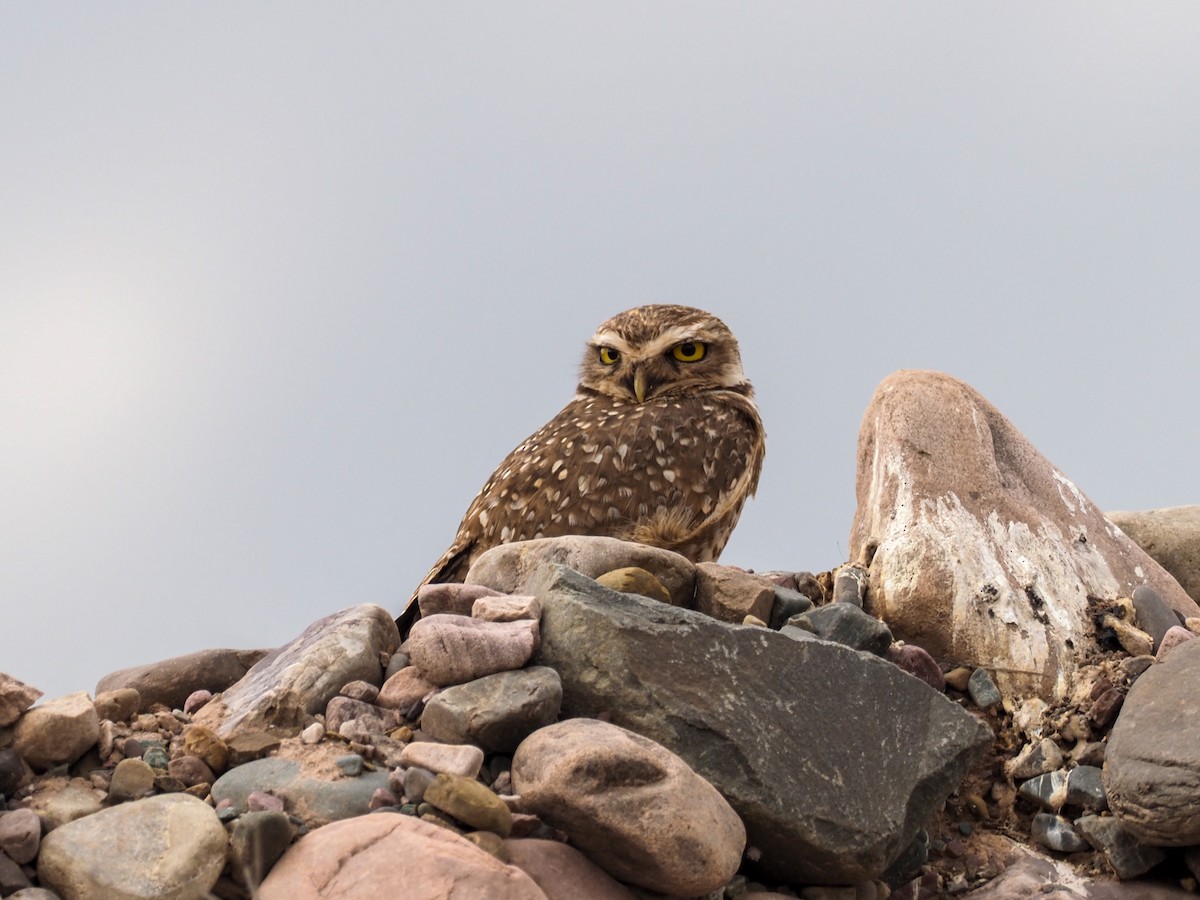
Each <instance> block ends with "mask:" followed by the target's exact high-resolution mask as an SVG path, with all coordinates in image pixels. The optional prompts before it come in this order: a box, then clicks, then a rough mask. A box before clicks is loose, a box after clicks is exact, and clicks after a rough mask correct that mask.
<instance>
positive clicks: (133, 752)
mask: <svg viewBox="0 0 1200 900" xmlns="http://www.w3.org/2000/svg"><path fill="white" fill-rule="evenodd" d="M121 752H122V753H123V754H125V758H126V759H141V758H142V753H144V752H145V751H144V750H143V748H142V742H141V741H139V740H138V739H137V738H135V737H131V738H126V739H125V742H124V743H123V744H121Z"/></svg>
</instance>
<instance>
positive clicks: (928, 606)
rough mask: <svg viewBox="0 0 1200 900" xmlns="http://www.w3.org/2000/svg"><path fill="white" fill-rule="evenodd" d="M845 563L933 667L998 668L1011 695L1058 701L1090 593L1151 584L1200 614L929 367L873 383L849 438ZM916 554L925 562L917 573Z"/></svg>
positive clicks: (1074, 493)
mask: <svg viewBox="0 0 1200 900" xmlns="http://www.w3.org/2000/svg"><path fill="white" fill-rule="evenodd" d="M857 496H858V506H857V510H856V512H855V516H854V523H853V526H852V528H851V534H850V541H849V546H850V558H851V560H852V561H854V562H856V563H859V564H863V565H866V564H869V567H870V569H869V570H870V576H871V578H870V586H869V590H868V609H869V611H870V612H872V613H874V614H876V615H878V616H879V617H880V618H882V619H883V620H885V621H886V622H887V623H888V625H889V626H890V627H891V629H892V631H893V633H894V634H895V635H896V637H897V638H899V639H901V640H904V641H907V642H911V643H914V644H917V645H919V646H921V647H924V648H925V649H926V650H928V651H929V652H930V653H931V654H932V655H933V656H934V657H935V658H939V659H969V660H974V661H975V664H976V665H977V666H982V667H984V668H987V669H990V670H992V671H993V672H995V673H996V680H997V683H998V685H999V687H1000V689H1001V690H1002V691H1003V692H1005V694H1006V695H1013V696H1017V697H1026V696H1029V695H1030V694H1037V695H1039V696H1041V697H1042V698H1043V699H1047V700H1050V699H1054V700H1061V699H1065V698H1066V696H1067V694H1068V693H1069V691H1070V689H1071V684H1072V675H1073V672H1074V669H1075V667H1076V666H1077V665H1078V660H1079V658H1080V656H1081V654H1080V653H1079V652H1073V651H1072V650H1071V647H1072V645H1074V646H1075V647H1076V648H1083V647H1086V646H1087V643H1088V642H1090V641H1091V640H1092V634H1093V624H1092V618H1091V612H1090V609H1089V604H1088V597H1089V596H1091V597H1100V598H1115V597H1120V596H1126V597H1127V596H1130V595H1131V594H1132V592H1133V590H1134V588H1136V587H1137V586H1138V585H1141V584H1150V585H1152V586H1153V587H1154V588H1155V589H1156V590H1158V591H1159V593H1161V594H1162V596H1163V599H1164V600H1166V601H1167V603H1168V604H1169V605H1170V606H1171V607H1172V608H1174V609H1176V610H1178V611H1180V612H1182V613H1183V614H1184V615H1185V616H1194V615H1197V614H1200V607H1197V606H1196V603H1195V602H1194V601H1193V600H1192V599H1191V598H1190V597H1188V595H1187V594H1186V593H1185V592H1184V591H1183V589H1182V588H1181V587H1180V586H1179V585H1178V584H1177V583H1176V582H1175V580H1174V579H1173V578H1172V577H1171V576H1170V575H1169V574H1168V573H1167V572H1166V571H1165V570H1164V569H1163V568H1162V567H1161V566H1159V565H1158V563H1156V562H1154V560H1152V559H1151V558H1150V557H1149V556H1147V555H1146V553H1145V552H1144V551H1143V550H1142V549H1141V548H1140V547H1138V546H1137V545H1136V544H1135V543H1134V542H1133V541H1131V540H1130V539H1129V538H1128V537H1126V536H1125V535H1124V534H1122V533H1121V531H1120V529H1118V528H1117V527H1116V526H1114V525H1113V524H1112V523H1111V522H1109V521H1108V520H1107V519H1106V518H1105V517H1104V516H1103V514H1102V513H1101V512H1100V511H1099V510H1098V509H1097V508H1096V506H1095V504H1093V503H1092V502H1091V500H1089V499H1088V498H1087V496H1085V495H1084V493H1083V492H1082V491H1080V490H1079V489H1078V488H1077V487H1076V486H1075V484H1073V483H1072V481H1071V480H1070V479H1069V478H1068V477H1067V476H1066V475H1064V474H1063V473H1062V472H1060V471H1059V470H1058V469H1057V468H1055V467H1054V466H1053V465H1052V464H1051V463H1050V462H1049V461H1048V460H1047V459H1046V458H1045V457H1043V456H1042V455H1041V454H1040V453H1039V452H1038V450H1037V448H1035V447H1034V446H1033V445H1032V444H1031V443H1030V442H1029V441H1028V440H1027V439H1026V438H1025V436H1024V435H1022V434H1021V433H1020V432H1019V431H1018V430H1017V429H1016V427H1014V426H1013V424H1012V423H1011V422H1010V421H1009V420H1008V419H1006V418H1005V417H1004V416H1003V415H1002V414H1001V413H1000V411H999V410H997V409H996V407H995V406H993V405H992V404H991V403H989V402H988V401H987V400H986V399H985V398H984V397H983V396H982V395H980V394H979V392H978V391H976V390H974V389H973V388H971V387H970V386H969V385H967V384H965V383H963V382H962V381H959V380H957V379H954V378H951V377H950V376H948V375H944V374H942V373H939V372H914V371H905V372H897V373H894V374H892V375H890V376H888V377H887V378H885V379H884V380H883V382H882V383H881V384H880V385H879V387H878V389H877V390H876V392H875V395H874V397H873V398H872V399H871V402H870V404H869V406H868V408H867V410H866V412H865V414H864V416H863V426H862V430H861V432H860V433H859V439H858V470H857ZM914 560H920V565H914V563H913V561H914Z"/></svg>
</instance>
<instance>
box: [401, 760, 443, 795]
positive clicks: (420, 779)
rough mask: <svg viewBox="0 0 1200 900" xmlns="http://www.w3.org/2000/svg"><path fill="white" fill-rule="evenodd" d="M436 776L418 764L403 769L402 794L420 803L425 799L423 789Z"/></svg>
mask: <svg viewBox="0 0 1200 900" xmlns="http://www.w3.org/2000/svg"><path fill="white" fill-rule="evenodd" d="M436 777H437V776H436V775H435V774H434V773H433V772H430V771H429V770H428V769H422V768H421V767H420V766H412V767H410V768H408V769H406V770H405V771H404V796H406V797H407V798H408V799H409V800H411V801H412V802H413V803H420V802H421V801H422V800H424V799H425V791H426V790H427V789H428V788H429V786H430V785H431V784H433V779H434V778H436Z"/></svg>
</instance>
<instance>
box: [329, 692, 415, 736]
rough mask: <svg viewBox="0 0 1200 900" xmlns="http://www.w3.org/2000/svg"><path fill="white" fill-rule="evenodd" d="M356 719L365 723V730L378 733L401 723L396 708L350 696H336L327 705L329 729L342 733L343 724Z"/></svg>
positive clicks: (389, 729) (382, 732)
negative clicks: (354, 698)
mask: <svg viewBox="0 0 1200 900" xmlns="http://www.w3.org/2000/svg"><path fill="white" fill-rule="evenodd" d="M356 720H358V721H360V722H361V723H362V724H363V726H364V730H366V731H371V732H374V733H376V734H384V733H386V732H388V731H391V730H392V729H393V728H395V727H397V726H398V725H399V724H400V717H399V716H398V715H397V714H396V712H395V711H394V710H390V709H384V708H383V707H381V706H375V705H374V704H372V703H364V702H363V701H361V700H351V699H350V698H349V697H334V698H333V699H332V700H330V701H329V705H328V706H326V707H325V728H326V729H327V730H329V731H333V732H338V733H341V730H342V726H343V725H345V724H346V723H347V722H352V721H356Z"/></svg>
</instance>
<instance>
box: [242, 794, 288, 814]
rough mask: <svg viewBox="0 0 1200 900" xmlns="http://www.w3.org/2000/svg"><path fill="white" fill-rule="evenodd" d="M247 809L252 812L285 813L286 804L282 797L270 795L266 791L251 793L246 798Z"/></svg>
mask: <svg viewBox="0 0 1200 900" xmlns="http://www.w3.org/2000/svg"><path fill="white" fill-rule="evenodd" d="M246 809H248V810H249V811H250V812H261V811H263V810H266V811H267V812H283V811H284V803H283V798H282V797H276V796H275V795H274V794H268V793H267V792H266V791H251V792H250V794H249V795H248V796H247V797H246Z"/></svg>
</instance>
